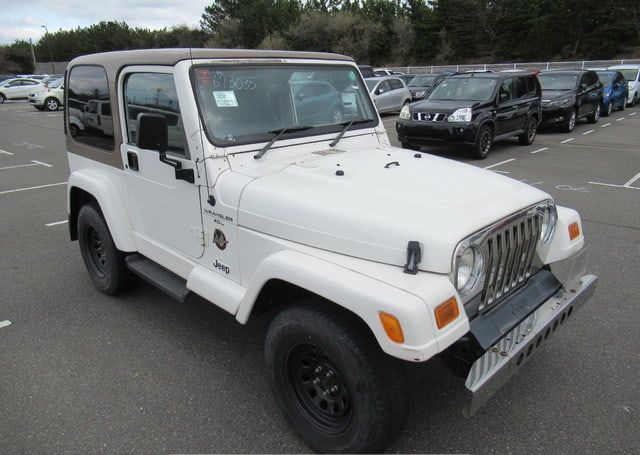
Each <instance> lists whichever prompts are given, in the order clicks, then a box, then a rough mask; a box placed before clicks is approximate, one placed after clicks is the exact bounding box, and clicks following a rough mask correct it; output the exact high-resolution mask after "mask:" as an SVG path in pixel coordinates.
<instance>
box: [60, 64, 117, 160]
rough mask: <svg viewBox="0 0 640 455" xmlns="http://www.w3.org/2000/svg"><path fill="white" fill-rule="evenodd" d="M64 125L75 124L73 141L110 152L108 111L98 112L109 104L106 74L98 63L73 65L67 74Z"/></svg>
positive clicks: (110, 137)
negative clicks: (67, 83) (66, 104)
mask: <svg viewBox="0 0 640 455" xmlns="http://www.w3.org/2000/svg"><path fill="white" fill-rule="evenodd" d="M68 97H69V103H68V104H69V107H68V109H67V125H74V126H75V131H76V132H77V134H74V136H73V140H75V141H76V142H80V143H82V144H86V145H89V146H91V147H97V148H100V149H103V150H108V151H113V147H114V140H113V122H112V120H111V112H109V114H104V113H103V112H102V111H98V104H103V103H109V86H108V84H107V73H106V72H105V70H104V68H103V67H101V66H93V65H92V66H74V67H73V68H72V69H71V72H70V73H69V91H68Z"/></svg>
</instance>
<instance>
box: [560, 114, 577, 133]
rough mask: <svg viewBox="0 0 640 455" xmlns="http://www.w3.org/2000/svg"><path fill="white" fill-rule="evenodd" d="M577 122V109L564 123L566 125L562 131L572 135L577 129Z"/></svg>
mask: <svg viewBox="0 0 640 455" xmlns="http://www.w3.org/2000/svg"><path fill="white" fill-rule="evenodd" d="M577 122H578V112H577V111H576V109H573V110H572V111H571V114H570V115H569V118H568V119H567V120H566V121H565V122H564V125H562V130H563V131H564V132H565V133H571V132H572V131H573V130H574V129H575V127H576V123H577Z"/></svg>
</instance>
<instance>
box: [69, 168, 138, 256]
mask: <svg viewBox="0 0 640 455" xmlns="http://www.w3.org/2000/svg"><path fill="white" fill-rule="evenodd" d="M113 178H114V176H113V174H109V175H108V176H106V175H104V173H103V172H101V171H99V170H96V169H82V170H79V171H74V172H72V173H71V175H69V182H68V184H67V211H68V213H69V214H71V190H72V189H73V188H79V189H81V190H83V191H86V192H87V193H89V194H90V195H92V196H93V197H94V198H95V199H96V201H98V204H99V205H100V210H101V211H102V214H103V216H104V219H105V221H106V222H107V226H108V227H109V231H110V232H111V236H112V237H113V241H114V243H115V244H116V248H118V249H119V250H120V251H126V252H134V251H137V248H136V244H135V241H134V239H133V235H132V232H133V229H132V227H131V223H130V222H129V215H128V213H127V210H126V208H125V205H124V202H123V201H122V199H121V198H120V193H119V192H118V189H117V187H116V185H114V183H113ZM118 178H119V177H118Z"/></svg>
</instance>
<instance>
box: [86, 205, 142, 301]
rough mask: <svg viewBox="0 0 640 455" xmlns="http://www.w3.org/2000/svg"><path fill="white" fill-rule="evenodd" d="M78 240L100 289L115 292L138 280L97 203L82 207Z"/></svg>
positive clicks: (89, 269)
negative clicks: (116, 243) (114, 239)
mask: <svg viewBox="0 0 640 455" xmlns="http://www.w3.org/2000/svg"><path fill="white" fill-rule="evenodd" d="M78 242H79V243H80V252H81V253H82V259H83V260H84V264H85V266H86V268H87V271H88V272H89V276H90V277H91V280H92V281H93V283H94V284H95V286H96V287H97V288H98V289H99V290H100V291H101V292H104V293H105V294H108V295H114V294H117V293H119V292H122V291H125V290H126V289H129V288H130V287H131V286H132V285H133V284H134V283H135V275H133V274H132V273H131V272H130V271H129V269H128V268H127V264H126V263H125V257H126V254H124V253H123V252H121V251H118V249H117V248H116V245H115V243H114V242H113V238H112V237H111V233H110V232H109V228H108V227H107V223H106V222H105V220H104V218H103V216H102V213H100V210H99V209H98V208H97V206H96V205H94V204H86V205H83V206H82V208H81V209H80V213H79V214H78Z"/></svg>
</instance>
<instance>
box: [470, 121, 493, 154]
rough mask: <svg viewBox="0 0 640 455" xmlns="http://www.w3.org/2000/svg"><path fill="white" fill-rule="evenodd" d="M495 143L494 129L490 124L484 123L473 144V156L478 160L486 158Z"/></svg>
mask: <svg viewBox="0 0 640 455" xmlns="http://www.w3.org/2000/svg"><path fill="white" fill-rule="evenodd" d="M492 143H493V130H492V129H491V127H490V126H489V125H483V126H482V127H481V128H480V131H478V136H477V137H476V143H475V144H473V145H472V146H471V157H472V158H475V159H476V160H484V159H485V158H486V157H487V156H488V155H489V151H490V150H491V144H492Z"/></svg>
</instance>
